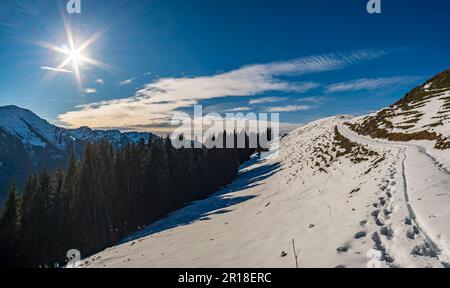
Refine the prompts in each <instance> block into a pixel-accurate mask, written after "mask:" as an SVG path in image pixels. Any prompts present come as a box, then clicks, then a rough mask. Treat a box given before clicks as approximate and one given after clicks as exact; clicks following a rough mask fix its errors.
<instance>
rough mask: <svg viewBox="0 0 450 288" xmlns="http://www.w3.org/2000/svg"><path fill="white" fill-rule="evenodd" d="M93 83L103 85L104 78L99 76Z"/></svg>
mask: <svg viewBox="0 0 450 288" xmlns="http://www.w3.org/2000/svg"><path fill="white" fill-rule="evenodd" d="M94 83H95V84H99V85H103V84H105V80H103V79H100V78H99V79H97V80H95V81H94Z"/></svg>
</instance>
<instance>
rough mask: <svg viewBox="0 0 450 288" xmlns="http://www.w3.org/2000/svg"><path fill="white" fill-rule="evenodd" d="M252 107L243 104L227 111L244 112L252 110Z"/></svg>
mask: <svg viewBox="0 0 450 288" xmlns="http://www.w3.org/2000/svg"><path fill="white" fill-rule="evenodd" d="M250 110H252V108H250V107H247V106H241V107H235V108H232V109H228V110H227V112H244V111H250Z"/></svg>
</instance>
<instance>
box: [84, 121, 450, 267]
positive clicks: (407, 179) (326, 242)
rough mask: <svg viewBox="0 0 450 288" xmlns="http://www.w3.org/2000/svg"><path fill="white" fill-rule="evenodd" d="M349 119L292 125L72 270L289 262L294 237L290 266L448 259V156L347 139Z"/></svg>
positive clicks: (422, 263) (424, 263)
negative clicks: (207, 191)
mask: <svg viewBox="0 0 450 288" xmlns="http://www.w3.org/2000/svg"><path fill="white" fill-rule="evenodd" d="M357 120H358V119H349V118H346V117H332V118H327V119H322V120H318V121H315V122H313V123H310V124H308V125H305V126H303V127H301V128H299V129H298V130H296V131H294V132H292V133H290V134H289V135H288V136H287V137H285V138H284V139H282V142H281V145H280V146H281V149H280V151H279V153H278V154H276V153H274V152H270V153H268V154H267V155H265V156H266V157H264V158H263V159H256V158H255V159H253V160H252V161H250V162H249V163H247V165H246V166H244V167H243V168H242V170H241V171H240V174H239V177H238V178H237V179H236V180H235V181H234V182H233V183H232V184H230V185H229V186H228V187H226V188H224V189H223V190H222V191H220V192H218V193H217V194H215V195H213V196H212V197H210V198H209V199H207V200H204V201H198V202H195V203H193V204H192V205H190V206H188V207H186V208H184V209H182V210H180V211H177V212H175V213H174V214H172V215H171V216H169V217H167V218H165V219H163V220H161V221H159V222H157V223H154V224H153V225H151V226H149V227H147V228H146V229H144V230H142V231H140V232H137V233H136V234H135V235H131V236H130V237H128V238H127V239H125V240H124V241H123V242H122V243H123V244H121V245H118V246H115V247H112V248H110V249H107V250H105V251H103V252H101V253H99V254H97V255H94V256H92V257H90V258H88V259H86V260H84V261H83V264H82V266H83V267H295V265H296V264H295V258H294V253H293V248H292V240H293V239H294V242H295V246H296V249H299V266H300V267H443V266H448V264H447V263H449V262H450V258H449V253H448V249H449V248H450V242H449V240H450V225H449V224H450V223H449V222H450V217H449V216H450V215H449V212H450V211H449V210H448V207H449V205H450V193H449V191H450V181H449V180H450V177H449V174H448V170H446V168H445V165H447V164H448V163H450V159H449V156H448V154H442V153H441V154H439V153H440V152H439V153H435V152H436V151H438V150H436V149H434V148H433V145H431V146H430V145H428V146H427V147H423V146H421V142H414V143H403V142H400V143H391V142H388V141H387V140H374V139H371V138H369V137H364V136H360V135H357V134H356V133H354V132H352V131H351V130H350V129H348V128H347V126H346V125H344V123H346V122H351V121H357ZM383 141H386V142H383ZM423 143H424V144H427V143H428V142H427V143H425V142H423ZM428 144H429V143H428ZM443 163H447V164H443Z"/></svg>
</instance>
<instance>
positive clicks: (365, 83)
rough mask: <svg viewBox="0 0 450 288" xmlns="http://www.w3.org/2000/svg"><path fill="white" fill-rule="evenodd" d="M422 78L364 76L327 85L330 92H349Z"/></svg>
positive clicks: (396, 84)
mask: <svg viewBox="0 0 450 288" xmlns="http://www.w3.org/2000/svg"><path fill="white" fill-rule="evenodd" d="M419 79H421V77H417V76H397V77H387V78H370V79H369V78H363V79H357V80H352V81H348V82H340V83H336V84H332V85H329V86H327V88H326V91H327V92H328V93H334V92H348V91H358V90H376V89H380V88H385V87H389V86H399V85H404V84H409V83H412V82H415V81H417V80H419Z"/></svg>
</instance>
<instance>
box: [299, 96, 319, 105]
mask: <svg viewBox="0 0 450 288" xmlns="http://www.w3.org/2000/svg"><path fill="white" fill-rule="evenodd" d="M296 101H297V102H306V103H315V104H320V103H323V102H325V101H326V98H325V97H322V96H310V97H305V98H300V99H297V100H296Z"/></svg>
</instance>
